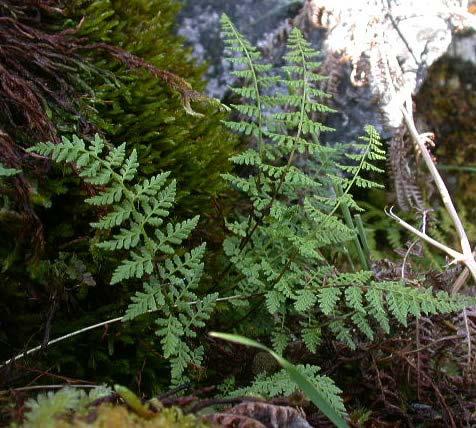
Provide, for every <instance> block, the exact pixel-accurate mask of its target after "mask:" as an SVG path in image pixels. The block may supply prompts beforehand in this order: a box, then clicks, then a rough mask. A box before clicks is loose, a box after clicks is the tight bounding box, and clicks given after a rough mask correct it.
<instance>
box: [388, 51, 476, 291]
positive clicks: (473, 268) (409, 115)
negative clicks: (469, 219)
mask: <svg viewBox="0 0 476 428" xmlns="http://www.w3.org/2000/svg"><path fill="white" fill-rule="evenodd" d="M381 55H382V58H387V56H386V55H385V53H384V52H383V51H382V52H381ZM384 69H385V75H386V78H387V81H388V83H389V86H390V91H391V93H392V96H394V97H395V98H396V99H398V98H401V95H400V96H398V95H397V91H396V89H395V85H394V83H393V79H392V76H391V74H390V68H389V64H388V60H387V61H386V62H385V63H384ZM402 95H403V96H404V97H405V98H404V102H403V103H402V105H401V112H402V115H403V120H404V122H405V125H406V126H407V128H408V131H409V133H410V136H411V138H412V140H413V142H414V143H415V146H416V147H417V148H418V150H419V152H420V153H421V156H422V158H423V160H424V162H425V164H426V166H427V168H428V170H429V171H430V174H431V176H432V178H433V180H434V182H435V185H436V187H437V189H438V192H439V193H440V196H441V199H442V201H443V204H444V206H445V208H446V211H447V212H448V214H449V216H450V218H451V220H452V221H453V224H454V226H455V228H456V232H457V234H458V237H459V240H460V245H461V251H457V250H454V249H453V248H450V247H448V246H447V245H445V244H442V243H441V242H438V241H437V240H436V239H433V238H432V237H430V236H429V235H427V234H426V233H425V232H422V231H420V230H418V229H416V228H415V227H413V226H412V225H410V224H409V223H407V222H406V221H405V220H403V219H401V218H400V217H398V216H397V215H396V214H395V213H394V212H393V211H392V208H390V209H389V210H388V211H387V215H389V216H390V217H391V218H393V219H394V220H396V221H397V222H398V223H399V224H400V225H401V226H402V227H404V228H405V229H407V230H408V231H410V232H411V233H413V234H414V235H416V236H418V237H419V238H421V239H423V240H424V241H426V242H428V243H429V244H430V245H432V246H434V247H436V248H438V249H440V250H441V251H444V252H445V253H446V254H448V255H449V256H450V257H451V258H452V261H451V262H450V264H454V263H463V264H464V265H465V266H466V269H467V270H468V272H470V273H471V274H472V276H473V278H474V279H475V280H476V260H475V256H474V254H473V252H472V249H471V245H470V243H469V239H468V236H467V234H466V231H465V229H464V226H463V223H462V222H461V219H460V218H459V215H458V212H457V211H456V208H455V206H454V204H453V201H452V199H451V196H450V194H449V192H448V189H447V187H446V185H445V183H444V181H443V179H442V178H441V175H440V173H439V172H438V169H437V168H436V165H435V162H434V161H433V158H432V156H431V155H430V152H429V150H428V148H427V145H432V144H433V139H434V134H433V133H431V132H424V133H419V132H418V130H417V128H416V125H415V121H414V120H413V110H412V103H411V94H410V91H409V90H407V94H402ZM462 285H463V283H461V282H458V281H457V282H456V283H455V284H454V285H453V288H452V293H453V294H455V293H456V292H458V291H459V289H460V288H461V286H462Z"/></svg>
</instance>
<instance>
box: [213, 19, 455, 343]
mask: <svg viewBox="0 0 476 428" xmlns="http://www.w3.org/2000/svg"><path fill="white" fill-rule="evenodd" d="M222 26H223V34H224V38H225V44H226V46H227V48H228V51H229V52H230V53H231V54H232V55H231V57H230V58H229V61H231V62H232V63H233V64H234V66H235V67H236V68H237V70H236V71H234V75H235V76H236V77H237V78H238V82H239V84H240V86H239V87H234V88H232V90H233V92H235V93H236V94H237V95H239V96H240V97H241V98H242V99H243V101H242V104H241V105H234V106H233V107H234V108H235V110H236V112H237V117H238V119H237V120H235V121H227V122H225V125H226V126H228V127H229V128H230V129H231V130H233V131H236V132H239V133H241V134H244V135H245V136H248V137H250V138H251V139H252V140H253V141H254V143H255V144H254V145H252V148H250V149H248V150H247V151H245V152H244V153H241V154H239V155H237V156H234V157H232V158H231V161H232V162H233V163H234V164H236V165H239V166H242V165H244V166H246V169H245V170H246V171H248V175H232V174H226V175H225V176H224V178H225V179H226V180H227V181H229V182H230V184H231V185H232V186H233V187H234V188H235V189H237V190H239V191H241V192H242V193H244V194H245V195H246V196H247V198H248V199H249V201H250V203H249V211H248V213H245V214H244V215H243V217H238V218H237V219H235V220H234V221H229V222H228V224H227V226H228V229H229V230H230V232H231V236H230V237H228V238H227V239H226V240H225V243H224V250H225V253H226V254H227V255H228V257H229V258H230V260H231V267H232V269H228V271H227V272H229V281H230V286H228V289H234V290H238V292H239V293H240V294H248V295H262V294H264V296H265V302H266V308H267V311H268V318H267V319H268V321H267V322H268V324H269V325H271V326H274V327H272V328H273V329H274V333H273V344H274V347H275V349H276V350H277V351H278V352H283V351H284V349H285V348H286V346H287V344H288V341H289V340H290V338H291V337H292V335H291V334H290V333H291V332H290V331H288V330H287V329H286V327H285V325H286V324H289V323H293V324H295V323H296V321H297V322H298V323H299V325H300V332H299V334H300V336H301V339H302V340H303V342H304V343H305V344H306V345H307V347H308V348H309V350H310V351H312V352H315V351H316V347H317V345H318V344H319V341H320V337H321V328H324V326H325V327H326V328H328V329H330V330H331V331H332V333H333V336H334V337H337V338H338V339H339V340H341V341H343V342H345V343H347V344H348V345H349V346H350V347H352V348H354V347H355V337H356V334H354V333H353V332H354V331H357V332H359V333H360V336H362V337H366V338H368V339H372V338H373V337H374V331H375V326H380V327H381V328H383V330H385V331H388V329H389V326H390V320H389V318H390V317H393V318H394V319H395V320H397V321H398V322H400V323H401V324H406V322H407V321H406V320H407V316H408V315H414V316H420V315H421V314H422V313H424V314H429V313H437V312H447V311H450V310H455V309H457V308H459V307H462V305H464V302H461V301H459V300H458V299H457V298H450V297H449V296H448V295H447V294H445V293H438V294H433V293H432V292H431V290H427V289H423V288H414V287H409V286H407V285H406V284H405V283H403V282H391V281H386V282H385V281H381V282H379V281H376V280H375V279H374V275H373V272H372V271H370V270H369V263H368V255H365V254H364V248H363V247H364V246H363V239H362V238H363V237H362V236H358V233H357V229H356V227H355V223H354V214H353V213H357V212H359V211H361V208H360V207H359V206H358V205H357V203H356V202H355V201H354V199H353V197H352V190H353V188H354V187H360V188H364V189H370V188H378V187H381V185H380V184H378V183H377V182H375V181H372V180H371V179H369V178H368V177H365V174H367V175H370V174H376V173H381V172H382V170H381V169H380V168H379V167H378V166H377V162H379V161H382V160H383V159H384V158H385V153H384V151H383V149H382V143H381V142H380V137H379V135H378V133H377V131H376V130H375V128H373V127H372V126H366V127H365V128H364V131H365V134H364V136H363V137H361V138H360V140H359V141H358V142H357V143H356V144H353V145H351V146H346V151H343V150H342V147H340V146H338V145H335V146H332V147H329V146H324V145H322V144H321V143H320V138H319V137H320V135H321V133H323V132H330V131H332V129H331V128H329V127H326V126H325V125H323V124H321V123H320V122H318V121H316V120H315V119H314V118H315V116H316V113H330V112H332V109H330V108H329V107H327V106H326V105H324V104H323V103H322V101H321V100H322V99H325V98H327V97H328V96H327V94H325V93H323V92H322V91H321V90H319V89H318V87H316V82H318V81H319V80H321V79H323V77H322V76H320V75H319V74H317V73H316V72H315V70H316V68H317V67H318V66H319V63H318V62H317V57H318V52H316V51H315V50H313V49H312V47H311V46H310V44H309V43H308V42H307V41H306V40H305V39H304V38H303V36H302V34H301V32H300V31H299V30H298V29H293V30H292V31H291V33H290V36H289V42H288V52H287V54H286V55H285V57H284V59H285V65H284V66H282V67H281V69H280V70H278V71H277V72H276V73H274V74H273V73H272V70H271V67H270V66H269V65H268V64H263V61H262V58H261V56H260V54H259V52H258V50H257V49H256V48H255V47H253V46H252V45H251V44H250V43H249V42H248V41H247V40H246V39H245V38H244V37H243V35H241V34H240V33H239V32H238V31H237V29H236V28H235V27H234V25H233V23H232V22H231V21H230V20H229V18H228V17H226V16H223V17H222ZM309 166H310V167H309ZM311 171H312V173H311ZM353 245H355V247H356V249H357V254H358V255H359V263H360V265H361V267H362V268H363V270H359V269H358V268H354V272H352V273H339V272H338V271H337V270H336V269H335V268H334V267H333V266H332V264H331V262H330V260H331V259H334V258H335V255H336V254H339V253H340V254H342V255H345V256H346V257H349V258H350V261H349V265H350V267H351V268H352V267H353V266H354V261H353V260H352V257H350V255H351V254H352V253H351V252H350V251H349V249H351V246H353ZM354 253H355V251H354ZM238 303H239V302H235V305H237V304H238ZM248 303H249V302H248ZM245 304H246V302H245V303H243V302H241V305H245ZM245 310H246V309H245ZM292 333H293V334H294V333H295V332H294V331H293V332H292ZM357 336H358V335H357Z"/></svg>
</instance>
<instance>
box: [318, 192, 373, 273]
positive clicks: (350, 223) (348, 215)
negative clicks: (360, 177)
mask: <svg viewBox="0 0 476 428" xmlns="http://www.w3.org/2000/svg"><path fill="white" fill-rule="evenodd" d="M335 190H336V194H337V195H338V197H339V199H340V198H341V196H342V194H343V191H342V187H341V185H340V184H337V185H335ZM338 205H339V204H338ZM336 206H337V205H336ZM340 209H341V211H342V215H343V216H344V221H345V223H346V225H347V227H348V228H349V229H351V230H353V231H355V230H356V227H355V224H354V221H353V220H352V215H351V213H350V210H349V207H348V206H347V205H346V204H340ZM324 221H325V220H324ZM353 241H354V245H355V248H356V250H357V255H358V256H359V260H360V264H361V265H362V267H363V268H364V269H365V270H369V269H370V268H369V264H368V261H367V257H365V254H364V250H363V249H362V244H361V243H360V240H359V237H358V235H356V236H355V237H354V239H353Z"/></svg>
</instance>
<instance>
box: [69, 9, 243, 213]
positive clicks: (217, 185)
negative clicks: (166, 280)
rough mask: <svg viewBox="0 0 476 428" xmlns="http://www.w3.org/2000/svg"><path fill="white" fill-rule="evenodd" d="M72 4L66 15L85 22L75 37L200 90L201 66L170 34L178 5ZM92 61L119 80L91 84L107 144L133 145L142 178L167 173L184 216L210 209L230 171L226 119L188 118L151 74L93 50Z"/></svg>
mask: <svg viewBox="0 0 476 428" xmlns="http://www.w3.org/2000/svg"><path fill="white" fill-rule="evenodd" d="M73 4H74V5H75V6H74V7H72V8H71V9H70V14H72V15H73V16H74V15H76V16H78V17H79V15H78V14H80V15H81V16H82V17H84V21H83V22H82V25H81V30H80V32H81V33H82V34H84V35H87V36H88V37H89V38H90V39H91V41H92V42H98V43H101V42H105V43H109V44H112V45H114V46H118V47H121V48H122V49H125V50H127V51H128V52H131V53H133V54H135V55H137V56H139V57H141V58H143V59H144V60H146V61H147V62H149V63H151V64H152V65H154V66H156V67H158V68H160V69H162V70H167V71H170V72H173V73H175V74H177V75H179V76H181V77H183V78H185V79H186V80H187V81H188V82H189V83H190V84H191V85H192V87H193V88H194V89H195V90H199V91H201V90H203V89H204V87H205V83H204V81H203V78H202V76H203V73H204V71H205V68H206V66H198V65H197V64H195V62H194V61H193V60H192V59H191V56H190V52H189V50H188V49H185V48H184V47H183V43H184V41H183V40H182V38H180V37H178V36H176V35H175V33H174V30H175V28H174V27H175V20H176V14H177V12H178V10H179V6H178V3H177V2H175V1H171V0H93V1H91V0H75V1H74V2H73ZM76 19H78V18H76ZM93 59H94V61H95V63H96V66H97V67H98V69H101V70H107V72H110V73H112V75H113V76H114V78H115V79H116V81H115V82H111V84H101V79H102V77H98V78H96V79H95V80H93V85H92V86H93V87H95V98H94V99H92V100H91V102H92V104H93V105H94V107H95V112H89V113H90V119H91V120H92V121H93V122H94V123H95V124H96V125H97V126H98V127H99V128H100V129H102V130H103V131H104V132H105V133H106V137H107V139H108V140H109V141H111V142H112V143H115V144H120V143H122V142H124V141H127V142H128V143H129V144H130V145H134V147H135V148H136V149H137V150H138V152H139V156H140V162H141V165H142V172H143V173H144V174H145V175H150V174H153V173H156V172H158V171H163V170H170V171H172V176H173V177H174V178H176V179H177V180H178V189H179V191H180V192H181V193H180V194H179V205H181V207H182V208H183V209H185V210H186V211H188V213H190V212H192V213H199V212H202V213H203V211H204V210H205V211H209V209H210V208H211V207H212V205H211V203H210V199H211V198H210V197H211V196H212V195H217V194H219V193H221V192H222V191H223V190H224V182H223V180H222V179H221V178H220V173H222V172H224V171H226V170H228V169H229V163H228V160H227V159H228V157H229V156H230V154H231V153H232V152H233V150H234V146H235V145H236V139H235V138H233V137H232V136H231V135H230V134H228V133H226V132H225V131H224V129H223V128H222V126H221V123H220V121H221V119H223V114H222V113H220V112H217V109H216V106H211V105H205V104H206V103H203V104H201V105H195V106H194V108H195V109H196V110H198V111H200V112H201V113H203V114H204V116H203V117H194V116H191V115H189V114H187V113H186V112H185V110H184V109H183V106H182V103H181V99H180V97H179V96H178V94H176V93H174V92H173V91H171V90H170V89H169V88H167V86H166V85H164V82H162V81H161V80H160V79H157V78H155V77H154V76H153V75H152V74H151V73H150V72H147V71H143V70H142V71H140V70H134V71H132V70H130V69H128V68H127V67H126V66H124V65H121V64H119V63H117V62H111V61H110V57H109V55H108V54H106V53H104V54H101V53H98V52H96V54H94V58H93ZM98 84H99V85H100V86H99V87H97V85H98ZM185 196H187V197H186V198H185Z"/></svg>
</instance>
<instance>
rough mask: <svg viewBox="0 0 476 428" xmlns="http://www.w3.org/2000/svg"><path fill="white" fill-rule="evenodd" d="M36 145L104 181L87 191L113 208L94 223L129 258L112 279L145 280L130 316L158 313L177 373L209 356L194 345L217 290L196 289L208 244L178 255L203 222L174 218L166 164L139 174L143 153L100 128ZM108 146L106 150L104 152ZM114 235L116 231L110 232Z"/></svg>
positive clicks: (94, 201)
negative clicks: (87, 138) (86, 136)
mask: <svg viewBox="0 0 476 428" xmlns="http://www.w3.org/2000/svg"><path fill="white" fill-rule="evenodd" d="M30 150H31V151H33V152H35V153H37V154H40V155H43V156H49V157H51V158H52V159H53V160H54V161H55V162H63V163H71V164H73V165H75V167H76V168H77V170H78V172H79V176H80V177H81V178H82V179H83V180H84V181H85V182H86V183H89V184H91V185H93V186H96V187H98V188H99V189H100V191H99V193H98V194H97V195H94V196H91V197H89V198H88V199H86V202H87V203H88V204H90V205H93V206H97V207H106V208H108V212H107V213H106V214H105V215H103V216H102V217H101V218H100V219H99V220H98V221H97V222H95V223H92V224H91V226H92V227H93V228H95V229H97V230H98V232H99V236H100V237H104V236H109V237H108V238H107V239H104V240H102V241H100V242H98V243H97V244H96V245H97V247H99V248H101V249H103V250H105V251H121V252H122V254H125V258H124V260H122V262H121V263H120V264H119V265H118V266H117V267H116V269H115V270H114V272H113V275H112V279H111V284H117V283H119V282H123V281H126V280H129V279H133V278H137V279H141V280H145V282H144V284H143V290H141V291H138V292H136V294H135V295H134V296H133V297H132V302H131V304H130V305H129V307H128V308H127V311H126V315H125V317H124V321H127V320H131V319H133V318H136V317H138V316H140V315H143V314H145V313H148V312H155V313H157V314H158V317H157V319H156V324H157V326H158V329H157V332H156V333H157V335H158V336H159V337H160V338H161V344H162V347H163V353H164V357H165V358H168V359H170V360H171V365H172V378H173V380H174V381H176V380H178V379H179V378H181V377H182V375H183V372H184V370H185V368H186V367H187V366H188V365H189V364H190V363H191V362H193V363H194V364H200V362H201V361H202V355H203V350H202V348H201V347H200V346H199V347H196V348H192V346H191V343H192V342H193V341H192V340H190V339H193V338H194V337H195V336H196V333H195V331H194V329H196V328H201V327H203V326H204V321H205V320H207V319H208V318H209V316H210V313H211V312H212V310H213V308H214V304H215V300H216V298H217V295H216V294H210V295H208V296H205V297H202V298H201V299H199V296H198V295H196V294H195V292H196V289H197V287H198V283H199V281H200V278H201V275H202V271H203V261H202V258H203V255H204V252H205V245H201V246H199V247H197V248H194V249H192V250H191V251H189V252H185V254H183V255H181V256H179V255H177V254H176V253H177V251H176V248H177V246H180V245H181V244H182V243H183V242H184V240H186V239H187V238H188V237H189V235H190V233H191V232H192V230H193V229H194V228H195V227H196V225H197V223H198V216H197V217H194V218H192V219H189V220H185V221H183V222H180V223H176V224H174V223H171V222H167V221H166V218H167V217H168V216H169V213H170V210H171V208H172V207H173V205H174V200H175V193H176V189H175V181H173V180H172V181H170V180H168V176H169V173H168V172H164V173H160V174H157V175H155V176H153V177H150V178H146V179H143V180H138V179H137V169H138V167H139V164H138V162H137V153H136V151H135V150H133V151H132V152H131V153H130V155H129V156H127V155H126V145H125V144H122V145H120V146H119V147H114V148H107V149H106V144H105V142H104V140H103V139H102V138H101V137H99V136H98V135H96V137H95V138H94V140H93V141H92V142H91V144H90V145H86V144H85V142H84V141H83V140H82V139H79V138H78V137H76V136H73V138H72V139H71V140H70V139H67V138H63V140H62V142H61V143H59V144H53V143H39V144H37V145H36V146H34V147H32V148H31V149H30ZM104 152H105V153H104ZM110 235H112V236H110Z"/></svg>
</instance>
